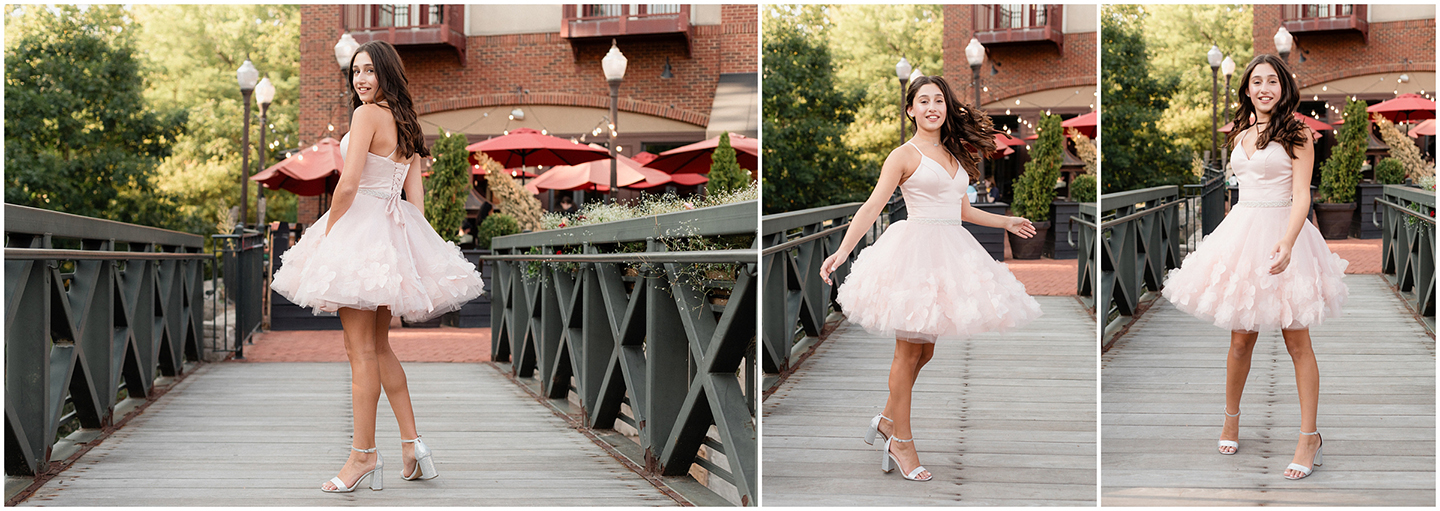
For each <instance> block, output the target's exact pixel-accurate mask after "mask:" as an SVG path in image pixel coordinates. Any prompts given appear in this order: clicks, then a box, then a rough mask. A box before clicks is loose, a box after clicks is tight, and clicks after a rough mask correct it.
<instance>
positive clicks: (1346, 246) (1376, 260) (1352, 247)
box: [1325, 239, 1381, 274]
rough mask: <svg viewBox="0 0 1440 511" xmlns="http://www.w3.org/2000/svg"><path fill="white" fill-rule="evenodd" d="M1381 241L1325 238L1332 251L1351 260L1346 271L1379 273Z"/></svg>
mask: <svg viewBox="0 0 1440 511" xmlns="http://www.w3.org/2000/svg"><path fill="white" fill-rule="evenodd" d="M1380 241H1381V240H1378V239H1374V240H1357V239H1343V240H1325V243H1326V244H1328V245H1330V251H1331V252H1335V253H1336V254H1339V255H1340V257H1341V258H1342V259H1345V260H1346V261H1350V266H1348V267H1346V268H1345V273H1347V274H1350V273H1361V274H1377V273H1380Z"/></svg>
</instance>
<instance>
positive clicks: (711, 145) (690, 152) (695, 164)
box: [645, 132, 760, 174]
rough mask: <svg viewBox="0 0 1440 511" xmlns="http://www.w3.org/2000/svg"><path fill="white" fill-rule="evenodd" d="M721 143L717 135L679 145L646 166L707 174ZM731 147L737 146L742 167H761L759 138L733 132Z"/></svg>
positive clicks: (675, 171)
mask: <svg viewBox="0 0 1440 511" xmlns="http://www.w3.org/2000/svg"><path fill="white" fill-rule="evenodd" d="M719 145H720V137H715V138H711V139H706V140H702V141H700V142H696V143H693V144H690V145H687V146H683V147H677V148H674V149H671V150H669V151H665V152H663V153H660V156H659V157H658V158H655V160H654V161H651V162H650V163H647V164H645V166H646V167H650V168H652V169H660V170H663V171H665V172H669V173H671V174H687V173H688V174H706V173H709V172H710V153H713V152H715V148H716V147H718V146H719ZM730 147H733V148H735V159H736V160H738V161H739V162H740V168H743V169H747V170H752V171H753V170H757V169H758V168H759V166H760V165H759V163H760V161H759V155H760V141H759V140H756V139H753V138H750V137H747V136H744V135H741V134H738V133H734V132H731V133H730Z"/></svg>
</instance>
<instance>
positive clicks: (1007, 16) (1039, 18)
mask: <svg viewBox="0 0 1440 511" xmlns="http://www.w3.org/2000/svg"><path fill="white" fill-rule="evenodd" d="M1044 25H1045V6H1043V5H1036V4H1000V5H996V6H995V19H994V24H993V25H992V26H993V29H995V30H1004V29H1007V28H1026V27H1039V26H1044Z"/></svg>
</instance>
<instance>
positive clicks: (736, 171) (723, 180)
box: [705, 132, 750, 194]
mask: <svg viewBox="0 0 1440 511" xmlns="http://www.w3.org/2000/svg"><path fill="white" fill-rule="evenodd" d="M746 186H750V174H749V173H748V172H746V171H745V170H744V169H741V168H740V162H739V161H738V160H736V159H735V148H734V147H731V146H730V133H729V132H725V133H721V134H720V144H719V145H718V146H716V147H715V152H714V153H713V154H711V155H710V184H708V185H705V189H706V190H707V191H709V193H712V194H721V193H725V192H729V191H731V190H739V189H741V188H744V187H746Z"/></svg>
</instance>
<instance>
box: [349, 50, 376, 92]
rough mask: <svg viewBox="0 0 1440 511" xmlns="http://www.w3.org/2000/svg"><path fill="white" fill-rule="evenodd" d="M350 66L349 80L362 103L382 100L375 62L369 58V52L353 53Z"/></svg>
mask: <svg viewBox="0 0 1440 511" xmlns="http://www.w3.org/2000/svg"><path fill="white" fill-rule="evenodd" d="M351 66H352V67H351V69H350V82H351V83H352V84H353V85H354V86H355V94H356V95H357V96H360V101H361V102H364V103H375V102H377V101H384V98H383V97H381V94H380V78H379V77H377V76H376V74H375V63H374V62H372V61H371V60H370V54H369V53H357V54H355V59H354V60H352V61H351Z"/></svg>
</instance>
